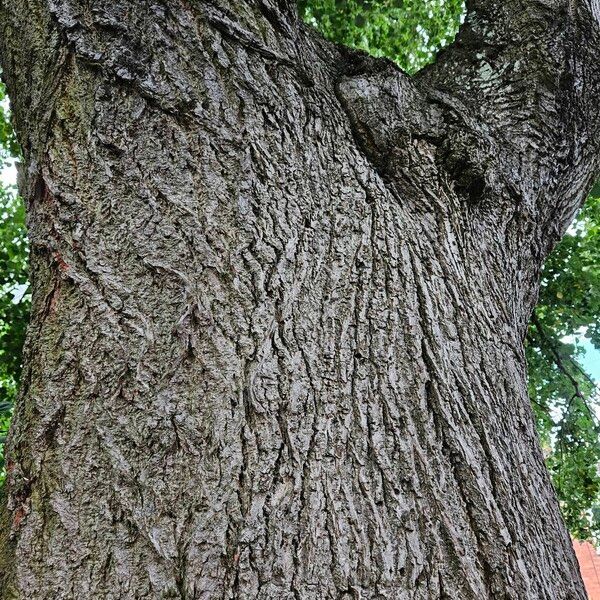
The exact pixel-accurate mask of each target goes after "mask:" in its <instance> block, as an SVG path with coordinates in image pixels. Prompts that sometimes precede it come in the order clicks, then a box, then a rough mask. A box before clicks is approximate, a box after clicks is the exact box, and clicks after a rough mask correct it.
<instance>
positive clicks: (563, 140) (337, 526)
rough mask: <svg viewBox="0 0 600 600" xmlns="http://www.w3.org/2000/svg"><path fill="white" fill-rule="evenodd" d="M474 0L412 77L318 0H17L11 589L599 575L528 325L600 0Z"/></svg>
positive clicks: (504, 594)
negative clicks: (556, 471)
mask: <svg viewBox="0 0 600 600" xmlns="http://www.w3.org/2000/svg"><path fill="white" fill-rule="evenodd" d="M471 4H472V6H471V7H470V9H471V12H470V17H469V19H468V21H467V24H466V25H465V27H464V30H463V32H462V33H461V35H460V38H459V41H458V42H457V43H456V44H455V45H454V46H453V48H452V49H451V50H450V51H449V52H447V53H446V54H444V55H443V56H442V57H440V59H439V61H438V62H437V63H436V65H435V66H433V67H431V68H429V69H427V70H425V71H424V72H423V73H421V74H420V75H419V76H418V77H417V78H416V79H409V78H408V77H406V76H405V75H404V74H402V73H401V72H399V71H398V70H397V69H396V68H395V67H393V66H392V65H390V64H389V63H387V62H385V61H376V60H374V59H369V58H367V57H364V56H362V55H359V54H355V53H352V52H350V51H348V50H345V49H341V48H336V47H333V46H332V45H330V44H328V43H326V42H325V41H323V40H321V39H320V38H318V36H317V35H316V34H315V33H313V32H312V31H309V30H307V29H305V28H304V27H303V26H302V25H301V24H300V23H298V21H297V18H296V15H295V12H294V9H293V6H292V5H291V3H290V5H287V4H285V3H283V2H279V3H277V4H275V3H273V4H271V3H270V2H268V1H267V0H265V1H263V2H254V3H250V2H248V3H244V2H242V1H241V0H229V1H226V0H214V1H210V2H208V1H207V2H198V1H189V0H173V1H171V2H161V1H160V0H159V1H157V2H154V3H151V2H145V1H144V2H133V1H131V0H118V1H115V0H103V1H98V2H94V3H88V2H84V1H83V0H56V1H50V0H10V1H9V0H2V1H1V2H0V24H1V27H2V32H1V36H2V61H3V68H4V70H5V76H6V78H7V83H8V86H9V92H10V93H11V96H12V98H13V100H14V112H15V118H16V123H17V127H18V130H19V135H20V139H21V142H22V144H23V147H24V152H25V163H24V167H23V172H22V181H21V189H22V192H23V194H24V196H25V197H26V200H27V205H28V213H29V227H30V235H31V249H32V259H31V265H32V274H33V290H34V292H33V316H32V323H31V327H30V331H29V338H28V343H27V348H26V365H25V371H24V378H23V389H22V391H21V398H20V401H19V404H18V407H17V411H16V415H15V420H14V425H13V429H12V433H11V437H10V445H9V459H10V460H9V463H8V471H9V478H8V501H7V506H6V510H5V524H4V537H3V539H4V548H3V558H2V561H1V564H2V566H3V581H4V586H3V595H2V597H3V598H6V599H8V598H11V599H13V598H14V599H20V600H21V599H22V600H25V599H36V600H37V599H39V600H41V599H48V600H50V599H52V600H55V599H63V598H64V599H71V598H73V599H80V598H82V599H83V598H85V599H87V598H115V599H117V598H120V599H130V598H131V599H133V598H185V599H196V598H197V599H200V598H202V599H210V600H212V599H217V598H219V599H220V598H240V599H250V598H258V599H262V600H271V599H273V600H275V599H277V600H280V599H285V598H289V599H306V600H308V599H315V600H317V599H323V598H365V599H375V598H390V599H399V600H400V599H407V600H408V599H423V600H425V599H434V598H447V599H450V598H452V599H461V600H462V599H464V600H467V599H473V600H475V599H477V600H481V599H484V598H489V599H500V598H503V599H504V598H505V599H515V600H517V599H518V600H524V599H547V600H560V599H565V600H566V599H569V600H572V599H581V598H584V597H585V594H584V592H583V588H582V585H581V580H580V576H579V573H578V569H577V565H576V561H575V558H574V555H573V551H572V549H571V545H570V540H569V536H568V534H567V531H566V530H565V527H564V524H563V522H562V520H561V517H560V513H559V507H558V503H557V501H556V499H555V496H554V492H553V490H552V487H551V484H550V481H549V478H548V474H547V472H546V470H545V467H544V463H543V457H542V454H541V452H540V448H539V445H538V442H537V439H536V434H535V431H534V424H533V418H532V414H531V410H530V407H529V402H528V398H527V393H526V381H525V363H524V356H523V348H522V339H523V335H524V332H525V328H526V323H527V320H528V318H529V314H530V311H531V309H532V306H533V304H534V302H535V296H536V286H537V277H538V274H539V269H540V266H541V263H542V260H543V257H544V256H545V254H546V253H547V252H548V250H549V248H550V247H551V245H552V244H553V243H554V242H555V241H556V239H557V238H558V235H559V234H560V232H561V231H562V230H563V229H564V227H565V226H566V223H567V222H568V221H569V219H570V217H571V216H572V214H573V212H574V210H575V209H576V207H577V206H578V204H579V203H580V202H581V200H582V198H583V196H584V195H585V192H586V188H587V186H588V185H589V183H590V181H591V180H592V178H593V176H594V174H595V172H596V169H597V160H596V155H597V146H596V145H595V143H596V142H595V140H596V139H597V138H598V136H597V135H596V134H597V132H598V123H597V121H598V119H597V117H598V114H597V113H598V110H597V107H596V104H595V102H597V97H598V91H599V89H600V86H598V80H599V79H600V77H599V76H598V67H597V66H596V64H595V63H594V61H593V60H592V58H593V51H594V49H595V48H597V47H598V12H599V9H598V5H597V3H596V0H590V3H589V4H588V3H586V2H584V1H583V0H582V1H581V2H579V3H578V6H577V7H576V8H573V7H572V6H571V8H569V6H570V5H569V4H568V3H567V0H564V2H563V1H562V0H546V1H545V2H544V3H542V2H535V1H533V0H531V1H529V2H525V1H521V2H517V1H515V0H513V1H509V2H502V3H500V2H486V3H485V6H484V3H483V0H482V2H481V3H478V2H472V3H471ZM500 4H501V5H502V6H500ZM563 5H564V9H563ZM561 11H562V12H561Z"/></svg>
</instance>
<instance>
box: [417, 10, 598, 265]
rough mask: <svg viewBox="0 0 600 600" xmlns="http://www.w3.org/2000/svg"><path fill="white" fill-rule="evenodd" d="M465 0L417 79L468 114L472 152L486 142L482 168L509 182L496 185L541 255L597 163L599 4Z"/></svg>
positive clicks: (565, 222) (581, 196)
mask: <svg viewBox="0 0 600 600" xmlns="http://www.w3.org/2000/svg"><path fill="white" fill-rule="evenodd" d="M467 4H468V13H467V18H466V21H465V24H464V26H463V27H462V29H461V31H460V33H459V35H458V37H457V40H456V41H455V43H454V44H453V45H452V46H451V47H450V48H449V49H448V50H447V51H445V52H443V53H441V55H440V56H439V57H438V60H437V62H436V63H435V64H434V65H432V66H431V67H429V68H427V69H425V70H424V71H423V72H422V73H421V74H419V76H418V78H417V80H418V83H419V84H420V85H421V86H422V89H425V90H427V91H426V93H427V94H429V95H431V96H432V97H434V98H435V99H437V101H439V102H440V103H441V104H443V105H445V107H446V109H447V110H448V113H449V114H454V115H455V116H456V117H457V118H458V119H460V120H462V121H463V123H464V121H465V120H466V118H467V116H468V117H469V118H472V119H473V118H474V119H475V120H476V122H477V123H478V131H477V136H476V137H475V138H474V139H473V140H471V149H472V150H473V151H472V152H471V155H472V156H473V155H476V154H477V149H479V150H480V149H481V148H482V146H484V145H485V144H487V146H488V152H487V154H488V163H489V168H490V169H495V170H496V174H495V175H494V176H492V174H491V173H487V174H486V178H487V179H488V180H490V179H495V180H498V176H500V178H501V179H502V180H504V181H506V180H508V181H509V182H510V186H509V187H510V188H511V189H508V190H507V189H506V186H504V188H505V189H498V190H497V191H498V192H500V193H501V195H502V196H507V197H509V199H510V201H509V203H508V205H507V206H506V210H507V212H508V213H509V214H510V212H511V211H512V212H513V213H514V214H512V215H510V219H511V220H513V221H514V220H519V219H521V218H522V217H526V218H530V217H531V221H534V222H536V223H537V224H539V228H540V231H543V232H544V239H543V240H540V241H539V242H540V253H541V255H542V256H543V255H545V253H546V252H547V251H548V250H549V248H550V247H551V245H552V244H553V243H554V242H555V241H556V240H557V239H558V237H559V236H560V234H561V233H562V232H563V231H564V228H565V227H566V226H567V225H568V223H569V222H570V220H571V218H572V217H573V214H574V211H575V210H576V209H577V208H578V207H579V206H580V204H581V202H582V201H583V199H584V197H585V195H586V193H587V191H588V190H589V188H590V186H591V185H592V182H593V180H594V178H595V177H596V175H597V173H598V167H599V149H600V110H599V108H598V97H599V94H600V61H599V60H598V58H599V51H598V49H599V48H600V25H599V21H600V4H599V3H598V2H597V0H577V1H576V2H572V1H571V0H543V1H541V0H513V1H510V2H505V1H504V2H501V1H496V2H493V1H492V2H491V1H489V0H472V1H470V2H468V3H467ZM450 128H451V127H450ZM486 134H487V135H486ZM475 159H476V158H475ZM498 171H500V173H498ZM502 171H503V172H502ZM500 187H502V186H500Z"/></svg>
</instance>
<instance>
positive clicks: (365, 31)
mask: <svg viewBox="0 0 600 600" xmlns="http://www.w3.org/2000/svg"><path fill="white" fill-rule="evenodd" d="M300 10H301V14H302V15H303V17H304V19H305V20H306V21H307V22H308V23H310V24H312V25H314V26H315V27H316V28H317V29H319V30H320V31H321V32H322V33H323V34H324V35H325V37H327V38H329V39H331V40H333V41H335V42H339V43H342V44H346V45H348V46H352V47H355V48H360V49H362V50H365V51H367V52H369V53H371V54H373V55H375V56H386V57H388V58H391V59H392V60H395V61H396V62H397V63H398V64H399V65H400V66H401V67H402V68H403V69H405V70H406V71H407V72H409V73H414V72H415V71H417V70H418V69H420V68H421V67H423V66H425V65H426V64H427V63H429V62H431V61H432V60H433V58H434V55H435V53H436V52H437V51H438V50H439V49H440V48H442V47H444V46H445V45H447V44H448V43H450V42H451V40H453V39H454V36H455V34H456V31H457V29H458V26H459V24H460V22H461V21H462V18H463V15H464V3H463V2H462V1H457V0H421V1H417V0H407V1H404V2H399V1H397V0H345V1H344V0H303V1H301V2H300ZM599 315H600V186H598V187H597V188H596V189H595V190H594V191H593V192H592V197H591V198H590V200H589V201H588V203H587V205H586V207H585V208H584V209H583V210H582V211H581V213H580V215H579V216H578V218H577V220H576V221H575V223H574V225H573V226H572V228H571V229H570V231H569V233H568V234H567V236H566V237H565V238H564V239H563V241H562V242H561V243H560V244H559V245H558V247H557V248H556V250H555V251H554V253H553V254H552V256H551V257H550V258H549V260H548V261H547V264H546V266H545V268H544V272H543V278H542V289H541V294H540V301H539V304H538V307H537V309H536V312H535V315H534V318H533V320H532V324H531V327H530V331H529V335H528V338H527V348H526V350H527V359H528V366H529V392H530V396H531V400H532V406H533V409H534V412H535V415H536V418H537V426H538V432H539V434H540V438H541V440H542V444H543V446H544V449H545V452H546V457H547V464H548V467H549V469H550V473H551V475H552V479H553V481H554V485H555V487H556V490H557V493H558V496H559V499H560V502H561V506H562V509H563V515H564V517H565V520H566V522H567V525H568V526H569V529H570V531H571V533H572V534H573V535H574V536H576V537H580V538H584V539H585V538H593V537H596V538H600V503H599V497H600V475H599V473H598V464H599V463H600V441H599V435H598V433H599V430H598V422H597V419H596V414H595V411H596V410H597V409H598V407H599V404H600V401H599V399H598V392H597V387H596V383H595V382H593V381H592V380H591V378H590V376H589V375H588V374H587V373H586V372H585V370H584V369H583V367H582V365H581V357H582V347H581V345H580V344H578V343H572V342H570V341H568V340H570V339H571V338H573V339H575V338H577V337H579V338H586V339H587V340H588V342H590V343H592V344H593V345H594V346H595V347H596V348H598V349H600V323H599V321H598V316H599Z"/></svg>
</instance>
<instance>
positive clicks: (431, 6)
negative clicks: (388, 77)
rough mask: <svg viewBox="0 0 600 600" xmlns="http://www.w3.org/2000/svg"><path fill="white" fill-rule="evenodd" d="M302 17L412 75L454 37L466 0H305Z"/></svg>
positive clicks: (337, 39) (333, 37)
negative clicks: (394, 63)
mask: <svg viewBox="0 0 600 600" xmlns="http://www.w3.org/2000/svg"><path fill="white" fill-rule="evenodd" d="M299 9H300V14H301V15H303V17H304V19H305V20H306V22H308V23H310V24H312V25H314V26H315V27H317V28H318V29H319V30H320V31H321V33H323V35H324V36H325V37H327V38H328V39H331V40H333V41H335V42H339V43H341V44H345V45H347V46H351V47H353V48H360V49H361V50H365V51H366V52H369V53H370V54H372V55H374V56H386V57H388V58H391V59H392V60H395V61H396V62H397V63H398V64H399V65H400V66H401V67H402V68H403V69H404V70H405V71H407V72H409V73H414V72H415V71H417V70H418V69H420V68H421V67H422V66H424V65H425V64H427V63H428V62H431V60H433V58H434V56H435V54H436V52H437V51H438V50H439V49H440V48H443V47H444V46H446V45H448V44H449V43H450V42H452V40H453V39H454V36H455V34H456V31H457V30H458V26H459V24H460V22H461V19H462V16H463V14H464V2H463V0H404V1H403V2H399V1H398V0H301V1H300V2H299Z"/></svg>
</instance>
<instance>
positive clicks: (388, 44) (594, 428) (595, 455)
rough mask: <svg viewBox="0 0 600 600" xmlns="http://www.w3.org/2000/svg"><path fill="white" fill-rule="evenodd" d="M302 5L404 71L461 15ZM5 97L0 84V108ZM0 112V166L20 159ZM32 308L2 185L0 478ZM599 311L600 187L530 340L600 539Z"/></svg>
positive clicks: (430, 9) (566, 505)
mask: <svg viewBox="0 0 600 600" xmlns="http://www.w3.org/2000/svg"><path fill="white" fill-rule="evenodd" d="M299 7H300V11H301V14H302V16H303V17H304V19H305V20H306V21H307V22H308V23H310V24H312V25H313V26H315V27H317V28H318V29H319V30H321V31H322V32H323V34H324V35H325V36H326V37H328V38H330V39H333V40H334V41H337V42H339V43H343V44H347V45H350V46H353V47H357V48H360V49H362V50H365V51H367V52H370V53H371V54H374V55H376V56H386V57H388V58H391V59H392V60H395V61H396V62H397V63H398V64H399V65H400V66H401V67H402V68H403V69H405V70H406V71H408V72H409V73H414V72H416V71H417V70H418V69H419V68H421V67H422V66H424V65H425V64H427V63H428V62H429V61H431V60H433V59H434V56H435V53H436V52H437V50H438V49H439V48H441V47H443V46H445V45H447V44H449V43H451V41H452V39H453V38H454V35H455V33H456V31H457V29H458V27H459V25H460V22H461V20H462V18H463V14H464V5H463V3H462V2H461V1H460V0H421V1H417V0H405V1H400V0H345V1H344V0H301V1H300V2H299ZM4 94H5V91H4V87H3V86H1V84H0V102H2V101H3V100H4ZM2 106H5V103H4V104H0V166H3V165H5V164H6V163H7V161H10V160H12V159H14V158H15V157H18V153H19V149H18V145H17V143H16V141H15V138H14V134H13V132H12V129H11V127H10V123H9V115H8V113H7V111H6V110H5V109H3V108H2ZM29 305H30V297H29V294H28V287H27V244H26V232H25V219H24V211H23V206H22V202H21V200H20V198H18V196H17V194H16V190H15V189H14V187H11V186H6V185H4V186H2V185H0V481H1V480H2V479H3V465H4V462H3V458H2V448H3V443H4V438H5V435H6V431H7V428H8V423H9V421H10V415H11V411H12V406H13V403H14V401H15V398H16V393H17V384H18V381H19V376H20V372H21V348H22V345H23V340H24V333H25V328H26V323H27V317H28V312H29ZM599 315H600V186H597V187H596V188H595V189H594V190H592V194H591V197H590V198H589V200H588V202H587V204H586V206H585V208H584V209H583V210H582V211H581V212H580V214H579V216H578V217H577V219H576V221H575V223H574V225H573V226H572V227H571V229H570V230H569V232H568V234H567V235H566V237H565V238H564V239H563V241H562V242H561V243H560V244H559V246H558V247H557V248H556V250H555V252H554V253H553V254H552V255H551V257H550V258H549V260H548V261H547V264H546V266H545V269H544V273H543V279H542V288H541V294H540V302H539V305H538V307H537V309H536V312H535V315H534V317H533V319H532V324H531V327H530V330H529V334H528V336H527V341H526V343H527V359H528V363H529V392H530V396H531V400H532V405H533V408H534V411H535V414H536V417H537V425H538V431H539V434H540V437H541V440H542V444H543V447H544V450H545V453H546V457H547V464H548V467H549V469H550V472H551V474H552V477H553V480H554V484H555V486H556V489H557V492H558V495H559V498H560V501H561V505H562V508H563V514H564V516H565V519H566V521H567V524H568V526H569V528H570V530H571V533H572V534H573V535H574V536H575V537H579V538H593V537H600V502H599V497H600V476H599V472H598V464H599V463H600V441H599V435H598V433H599V428H598V421H597V419H596V411H597V410H598V406H599V404H600V403H599V399H598V392H597V389H598V388H597V386H596V384H595V382H594V381H593V380H592V378H591V377H590V375H589V374H588V373H587V372H586V370H585V368H584V367H583V365H582V358H583V354H582V352H583V350H582V347H583V346H582V344H585V343H587V344H588V345H589V344H592V345H593V346H595V347H596V348H597V349H600V324H599V323H598V316H599ZM577 340H579V342H578V341H577Z"/></svg>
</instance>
